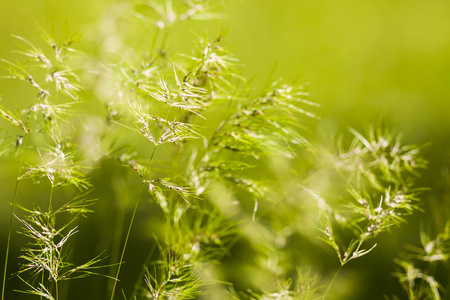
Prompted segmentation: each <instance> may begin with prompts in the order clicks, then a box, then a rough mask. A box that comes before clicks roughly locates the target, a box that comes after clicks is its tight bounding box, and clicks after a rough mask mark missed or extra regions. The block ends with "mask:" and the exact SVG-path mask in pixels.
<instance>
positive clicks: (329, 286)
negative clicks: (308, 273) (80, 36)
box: [322, 265, 344, 300]
mask: <svg viewBox="0 0 450 300" xmlns="http://www.w3.org/2000/svg"><path fill="white" fill-rule="evenodd" d="M343 266H344V265H341V266H340V267H339V269H338V270H337V271H336V274H334V277H333V279H332V280H331V282H330V284H329V285H328V288H327V290H326V291H325V294H324V295H323V297H322V300H325V299H326V297H327V294H328V292H329V291H330V288H331V286H332V285H333V283H334V281H335V280H336V278H337V276H338V274H339V271H341V269H342V267H343Z"/></svg>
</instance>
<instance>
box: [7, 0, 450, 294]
mask: <svg viewBox="0 0 450 300" xmlns="http://www.w3.org/2000/svg"><path fill="white" fill-rule="evenodd" d="M212 4H213V3H212V2H211V3H210V1H201V0H198V1H183V2H182V3H181V2H180V3H179V2H175V1H174V2H172V1H164V2H162V1H136V2H135V1H132V2H123V3H122V2H119V3H116V4H115V5H116V7H113V8H112V9H111V12H110V13H108V15H107V16H105V19H106V21H108V22H110V23H112V24H118V23H121V24H126V25H124V28H125V29H123V32H121V31H120V30H116V31H114V30H113V29H111V28H108V30H109V31H108V32H106V33H105V31H104V28H101V30H98V32H96V33H95V34H94V35H95V39H96V40H97V41H99V44H100V46H99V48H98V49H96V51H97V52H96V53H81V52H79V51H77V50H75V45H76V42H77V41H78V40H79V38H80V36H79V35H64V36H63V38H62V39H60V40H58V39H56V38H54V37H52V36H51V35H49V34H47V33H46V32H45V31H44V30H40V31H39V32H40V35H41V37H42V39H43V44H42V46H36V45H34V44H32V43H30V42H29V41H27V39H25V38H23V37H15V38H16V40H17V41H18V42H19V45H20V46H19V48H20V49H21V50H19V51H17V57H18V58H17V60H15V61H10V60H8V61H6V60H4V61H3V63H4V66H5V69H6V75H5V76H4V79H3V80H18V81H20V82H21V83H22V86H23V88H24V89H29V90H30V91H31V92H30V95H33V96H32V97H31V98H30V99H29V100H28V99H27V100H26V101H23V102H18V103H17V105H16V108H15V109H14V108H13V106H14V105H11V103H14V102H11V101H14V100H10V101H8V102H6V103H7V104H5V105H2V106H1V107H0V113H1V116H2V118H3V119H4V121H3V123H2V127H3V128H4V130H5V131H6V135H5V136H6V138H5V142H4V143H3V145H4V146H2V148H0V150H1V152H0V153H1V154H2V156H4V157H11V158H12V159H13V160H14V161H17V162H18V165H17V174H18V175H17V178H16V180H15V185H14V186H15V187H14V192H13V198H12V199H11V200H5V201H9V202H11V215H10V220H9V229H8V236H7V242H6V243H5V244H6V255H5V264H4V272H3V284H2V300H4V299H8V297H16V296H17V297H19V295H21V294H20V293H24V294H26V295H27V296H28V297H29V298H36V297H39V298H40V299H79V297H88V296H87V295H88V293H85V294H82V295H84V296H79V295H78V294H76V293H74V294H73V295H72V294H71V293H69V292H67V291H68V290H69V291H70V286H71V284H75V281H69V280H71V279H79V280H87V279H88V278H86V277H90V276H91V275H96V276H100V278H102V280H103V279H104V281H103V282H102V283H101V285H102V287H101V290H102V291H103V292H104V294H102V295H101V296H100V297H101V299H111V300H112V299H133V300H134V299H197V298H198V299H333V298H334V299H336V298H337V297H339V295H340V294H339V293H342V291H339V290H336V284H335V281H336V280H341V282H342V281H343V280H346V278H344V279H339V277H340V276H341V274H342V272H344V271H345V269H346V268H347V264H349V263H350V262H351V261H356V260H359V259H360V258H361V257H363V256H369V255H371V254H372V253H371V252H372V251H375V249H376V247H382V245H381V242H379V241H378V240H379V235H383V234H389V233H390V232H392V231H395V230H396V227H398V226H402V225H403V224H404V223H406V221H407V220H408V218H409V215H412V214H414V213H415V212H417V211H420V210H422V205H421V200H420V197H421V193H422V192H423V191H424V188H421V187H418V186H417V184H416V179H417V178H418V177H419V176H420V172H421V170H422V169H424V168H425V167H426V165H427V162H426V160H424V159H423V158H422V156H421V148H422V147H421V146H417V145H405V144H403V143H402V141H401V137H400V136H399V135H393V134H391V133H390V132H389V131H388V130H387V129H384V128H381V126H380V127H379V128H374V129H372V130H369V131H368V132H367V134H362V133H360V132H359V131H357V130H354V129H350V130H349V131H350V132H349V133H348V135H352V136H353V137H354V139H353V141H352V142H351V143H345V142H340V141H336V146H334V147H327V148H326V149H324V147H323V146H322V145H321V144H320V143H317V142H315V141H314V138H313V137H312V134H311V133H310V128H308V127H307V126H306V125H307V124H311V123H312V122H311V120H318V119H320V106H319V104H317V103H316V102H314V101H312V100H311V99H310V96H309V93H308V91H307V89H306V87H305V86H302V85H299V84H289V83H286V82H283V80H281V79H276V80H272V82H270V83H268V84H267V86H266V87H265V89H264V90H262V91H258V90H255V89H253V88H252V87H251V84H250V83H249V82H248V81H247V80H246V79H244V78H243V76H242V75H241V73H240V71H239V70H240V69H241V68H242V66H241V65H240V64H239V61H238V60H237V58H235V57H234V56H233V54H232V53H231V52H230V51H229V50H227V48H226V31H224V30H222V31H220V32H219V33H218V34H216V35H215V36H214V37H212V38H211V37H210V36H204V37H203V36H202V37H198V42H197V45H196V46H195V47H194V49H192V51H191V52H190V53H185V54H179V53H177V52H175V51H174V50H173V49H171V48H170V46H168V45H169V41H170V39H171V38H172V36H171V34H170V33H171V29H172V28H174V27H176V26H179V24H183V23H184V22H189V21H190V20H194V19H195V20H201V19H210V18H214V17H216V16H217V14H216V13H212V10H211V7H210V6H211V5H212ZM124 11H125V12H126V13H125V14H124V13H123V12H124ZM130 31H133V32H134V34H135V35H134V36H141V37H145V39H144V41H141V42H137V41H131V40H129V39H128V38H127V35H126V32H130ZM124 32H125V33H124ZM111 45H114V47H113V48H114V51H111V49H110V48H109V47H111ZM41 47H42V49H44V50H41ZM44 47H45V48H44ZM19 57H20V58H19ZM313 122H314V121H313ZM25 179H31V180H32V182H33V184H34V185H36V186H39V187H41V188H42V189H43V190H44V191H45V192H44V193H45V194H46V196H47V201H46V202H45V203H43V202H42V201H41V200H40V199H36V201H35V200H34V199H33V198H31V199H29V198H26V199H25V197H23V196H22V194H23V193H24V192H23V191H22V190H21V186H22V182H23V181H25ZM91 195H95V196H91ZM42 207H45V209H42ZM102 210H103V212H102ZM80 217H86V218H80ZM88 219H94V220H96V219H97V220H98V222H99V223H100V224H102V225H101V229H100V231H102V232H103V233H104V234H103V235H102V236H99V237H98V238H97V239H98V244H99V245H96V246H95V248H96V249H99V248H101V247H103V249H100V251H99V252H98V253H97V254H96V255H95V256H94V257H93V258H91V259H87V260H80V262H78V258H77V257H76V254H77V251H82V248H81V247H77V241H76V239H75V238H76V236H79V235H89V234H95V230H94V232H92V233H89V232H86V231H84V232H83V231H81V230H80V231H81V232H78V231H79V228H81V227H83V226H82V223H83V222H87V221H86V220H88ZM15 223H16V224H18V225H19V226H20V227H21V229H20V230H19V234H21V235H23V236H25V237H26V238H27V242H26V243H25V244H23V245H21V248H22V251H21V254H18V257H19V259H20V265H18V266H17V265H11V264H9V263H8V262H9V261H10V260H11V257H10V255H11V253H10V249H11V244H12V243H15V241H14V240H15V239H14V237H15V234H16V233H15V232H14V231H13V228H14V224H15ZM90 224H92V223H90ZM448 240H449V237H448V223H446V225H445V228H444V229H443V231H442V232H441V233H439V234H438V235H437V237H436V238H431V237H430V236H429V235H427V234H425V231H423V233H422V234H421V241H422V246H423V247H422V248H418V247H410V249H409V250H411V253H412V254H410V255H405V256H402V257H401V258H398V259H397V260H395V262H394V261H393V262H392V265H393V266H394V264H395V265H396V269H397V271H396V272H395V277H397V279H398V281H399V286H401V287H402V288H403V289H404V290H405V294H403V295H401V297H408V299H441V297H442V295H443V294H444V292H445V291H444V289H443V288H442V284H440V283H439V280H438V279H437V276H436V277H435V275H434V274H433V272H434V270H435V268H433V267H432V266H431V267H430V266H428V267H427V266H425V265H426V264H429V265H433V264H434V263H435V262H444V263H445V262H446V261H447V259H448V253H449V249H448ZM305 245H307V246H305ZM377 245H378V246H377ZM326 246H330V248H331V251H332V252H327V249H328V248H326ZM307 248H314V249H317V251H318V252H321V253H325V254H327V255H328V254H330V255H332V256H335V257H336V260H337V262H338V265H336V268H335V269H334V270H333V271H332V272H331V273H332V275H331V276H330V273H329V272H327V271H324V270H323V269H322V270H321V268H320V267H319V266H320V264H318V265H314V263H311V262H313V261H314V259H311V260H310V261H308V260H304V259H303V257H302V256H303V255H305V256H308V255H311V252H310V251H308V249H307ZM71 249H73V250H71ZM80 249H81V250H80ZM14 254H15V253H14ZM134 260H136V261H138V263H135V264H133V261H134ZM416 261H420V266H419V264H417V263H416ZM422 264H424V266H422ZM386 276H392V274H387V275H386ZM395 277H394V276H392V279H393V280H394V279H395ZM9 278H19V279H20V284H21V285H20V286H11V285H10V284H9ZM129 278H131V279H132V280H133V281H132V283H129V282H130V281H129ZM15 282H17V281H15ZM72 282H74V283H72ZM96 282H98V281H96ZM90 288H92V289H96V288H98V289H100V288H99V287H95V286H92V285H91V286H90ZM11 291H14V293H13V292H11ZM62 291H63V292H62ZM64 291H65V292H64ZM387 293H388V292H387ZM387 293H386V298H388V297H390V296H391V295H390V294H387ZM349 294H350V293H348V292H347V295H349ZM10 295H13V296H10ZM77 297H78V298H77ZM20 299H22V298H20ZM23 299H28V298H23Z"/></svg>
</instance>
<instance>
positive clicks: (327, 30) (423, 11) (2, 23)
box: [0, 0, 450, 295]
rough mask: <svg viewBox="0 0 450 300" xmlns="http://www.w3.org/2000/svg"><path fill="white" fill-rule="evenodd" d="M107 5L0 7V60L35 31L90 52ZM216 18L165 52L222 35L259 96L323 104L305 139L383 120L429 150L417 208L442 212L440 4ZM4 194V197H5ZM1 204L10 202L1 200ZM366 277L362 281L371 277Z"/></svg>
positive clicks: (49, 2)
mask: <svg viewBox="0 0 450 300" xmlns="http://www.w3.org/2000/svg"><path fill="white" fill-rule="evenodd" d="M111 3H113V1H106V0H96V1H87V0H78V1H75V0H65V1H57V0H46V1H37V0H20V1H17V0H0V57H4V58H10V57H12V56H11V54H10V51H11V50H12V49H15V48H16V47H15V45H14V44H13V43H14V39H13V38H11V37H10V34H15V35H21V36H23V37H25V38H27V39H28V40H30V41H31V42H35V41H37V40H38V39H39V38H38V37H37V34H36V32H37V25H38V24H39V26H41V27H43V28H44V29H45V30H47V31H49V32H52V31H54V32H56V33H57V35H58V34H60V33H62V32H64V31H70V32H81V33H83V34H84V35H85V36H86V37H87V39H85V40H82V41H81V42H80V45H81V46H80V47H78V48H81V50H83V49H84V50H86V51H87V50H89V49H94V48H95V47H96V45H95V40H92V39H89V35H90V31H91V30H92V28H93V27H94V26H96V24H97V22H98V21H99V20H100V19H101V18H102V17H103V16H104V15H105V14H106V13H107V12H106V10H105V9H106V8H107V7H108V5H109V4H111ZM222 14H223V19H221V20H218V21H215V22H214V21H212V22H211V21H208V22H207V23H202V25H198V24H197V23H195V22H194V25H193V26H192V27H181V28H174V29H173V30H172V32H171V38H170V43H171V44H169V45H168V49H169V50H170V49H177V51H178V52H186V51H189V49H191V46H192V44H193V40H194V37H195V34H197V35H201V34H202V33H203V30H204V27H205V26H204V25H205V24H206V27H207V28H208V31H209V32H210V33H211V36H213V35H214V34H215V33H217V32H218V30H217V29H218V28H220V27H229V28H230V29H229V32H228V36H227V41H228V44H232V45H234V47H232V48H233V50H234V52H235V56H236V57H237V58H239V59H240V61H241V63H242V64H243V65H244V68H243V72H244V75H245V77H247V78H252V77H253V78H254V79H253V83H254V86H256V87H260V88H261V87H263V86H264V85H265V84H266V82H267V81H268V77H269V76H271V74H273V75H274V77H283V78H285V79H286V80H287V81H291V80H299V81H300V82H304V81H307V82H310V87H309V88H308V89H309V91H311V92H312V98H311V99H312V100H314V101H316V102H318V103H320V104H321V105H322V109H321V112H320V113H319V114H320V115H321V116H322V120H321V121H320V122H319V123H318V126H317V130H316V131H315V132H314V130H313V132H312V136H313V138H314V135H315V137H316V138H317V139H320V138H321V137H323V136H326V137H334V136H335V135H336V134H337V133H338V132H342V131H345V130H346V127H347V126H352V127H355V128H357V129H361V128H362V127H364V125H365V124H367V123H373V122H377V121H379V120H380V119H383V120H385V121H386V122H387V123H388V124H389V125H391V126H392V127H394V128H395V129H396V130H398V131H402V132H405V133H406V140H408V141H413V142H414V143H422V142H428V141H431V142H432V146H430V147H428V149H427V150H426V151H427V152H428V153H427V157H426V158H427V159H428V160H430V162H431V164H430V167H429V169H428V170H427V171H426V173H425V175H424V176H423V179H422V181H423V184H421V185H425V186H429V187H430V188H431V189H432V192H431V193H428V194H426V195H424V200H425V201H428V202H430V201H429V200H430V199H431V200H432V201H434V203H436V204H435V205H436V206H445V203H448V202H446V201H448V199H447V200H446V199H445V196H442V195H445V191H446V189H447V188H448V185H450V183H448V182H450V181H449V180H448V166H449V165H450V164H449V152H448V150H447V149H448V148H449V146H450V140H449V139H448V133H449V132H450V118H449V117H448V116H449V115H450V84H449V80H450V55H449V53H450V2H449V1H446V0H431V1H420V0H402V1H387V0H384V1H358V0H348V1H325V0H283V1H275V0H245V1H244V0H227V1H224V10H223V11H222ZM197 25H198V26H197ZM105 26H108V25H105ZM194 32H195V34H194ZM141 38H142V37H136V39H137V40H139V39H141ZM129 39H133V36H130V37H129ZM272 70H274V71H273V73H272ZM1 73H3V72H1ZM15 84H16V83H13V82H11V81H8V80H1V81H0V95H1V94H6V95H8V96H9V97H8V98H7V99H5V101H9V102H10V103H14V102H15V101H17V102H18V101H22V99H23V98H24V97H25V95H24V94H22V91H21V90H20V89H17V86H16V85H15ZM5 98H6V97H5ZM10 107H14V104H12V105H11V106H10ZM302 122H303V121H302ZM310 128H314V127H310ZM13 167H14V166H13ZM13 167H12V168H11V169H14V168H13ZM4 172H5V173H4ZM11 172H12V171H11ZM15 172H16V170H15V169H14V173H15ZM4 175H5V176H4ZM0 176H1V177H0V178H1V181H2V182H1V183H0V190H3V188H2V186H3V187H4V186H5V185H7V184H9V183H10V182H9V181H8V178H10V177H11V176H6V171H4V170H2V174H1V175H0ZM446 176H447V177H446ZM11 178H12V177H11ZM3 179H5V180H3ZM446 180H447V182H446ZM5 190H7V191H8V193H9V191H10V190H11V189H5ZM2 198H3V199H11V196H10V195H9V194H3V195H2ZM6 201H9V200H4V201H3V200H2V203H1V208H2V213H1V215H0V218H1V224H2V225H4V224H6V222H7V213H8V211H9V207H7V205H6V204H5V203H4V202H6ZM427 206H429V207H432V206H433V205H430V204H427ZM5 208H8V209H5ZM421 218H423V219H424V220H426V219H425V218H424V216H421ZM428 221H430V220H428ZM92 222H93V221H92ZM96 225H98V224H96ZM4 234H5V233H3V232H2V235H4ZM399 236H400V233H394V234H393V235H392V237H393V238H392V237H383V239H386V240H388V241H387V243H386V244H389V242H391V243H392V244H394V243H393V241H394V239H395V238H396V237H399ZM413 237H417V234H415V233H412V234H410V235H408V234H406V235H404V236H401V238H402V239H403V240H408V239H410V238H413ZM399 247H400V248H401V245H400V246H398V245H392V249H390V248H389V247H385V248H383V249H384V250H380V251H381V252H382V253H380V252H375V253H374V256H372V257H365V258H363V259H362V260H361V264H359V265H358V266H357V267H356V269H358V268H363V267H364V266H365V264H368V265H371V266H375V267H378V269H376V268H374V269H372V270H373V271H374V273H377V272H379V274H382V273H383V272H384V273H385V271H386V270H387V269H389V268H390V267H389V266H390V265H392V262H391V260H390V258H389V261H384V262H382V263H380V262H377V259H382V258H383V255H384V254H386V256H387V257H389V255H391V254H392V253H391V252H390V250H392V252H395V251H397V250H398V248H399ZM2 251H4V249H1V251H0V252H2ZM2 257H3V256H2ZM383 267H384V268H383ZM354 274H356V272H355V271H354V270H352V269H351V270H349V271H348V273H347V275H348V277H349V278H350V277H357V275H354ZM358 274H359V273H358ZM377 274H378V273H377ZM365 276H366V277H367V278H365V279H364V280H366V281H370V280H372V279H373V278H377V276H375V275H373V277H371V275H370V274H366V275H365ZM355 280H356V279H355ZM377 280H380V279H379V278H378V279H377ZM394 280H395V279H394V278H391V277H389V278H383V279H382V282H383V283H381V284H382V285H383V284H384V285H391V284H390V283H389V282H391V281H394ZM355 282H356V281H355ZM338 286H339V285H338ZM349 288H355V287H349ZM368 290H370V289H369V288H368ZM357 293H358V291H357V290H355V294H357ZM363 293H364V291H361V294H363ZM99 295H100V294H99Z"/></svg>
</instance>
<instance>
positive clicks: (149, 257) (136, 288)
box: [130, 246, 155, 299]
mask: <svg viewBox="0 0 450 300" xmlns="http://www.w3.org/2000/svg"><path fill="white" fill-rule="evenodd" d="M154 251H155V246H153V247H152V249H151V250H150V251H149V252H148V254H147V258H146V259H145V262H144V264H143V265H142V268H141V272H140V273H139V276H138V279H137V281H136V284H135V285H134V289H133V292H132V293H131V296H130V299H134V297H135V295H136V293H137V290H138V288H139V286H140V284H139V283H140V282H141V280H142V278H144V273H145V270H146V268H147V265H148V264H149V262H150V259H151V257H152V255H153V252H154Z"/></svg>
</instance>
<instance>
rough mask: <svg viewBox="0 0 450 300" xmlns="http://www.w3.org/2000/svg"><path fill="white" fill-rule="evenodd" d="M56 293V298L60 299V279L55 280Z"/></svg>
mask: <svg viewBox="0 0 450 300" xmlns="http://www.w3.org/2000/svg"><path fill="white" fill-rule="evenodd" d="M55 293H56V295H55V296H56V300H59V289H58V280H55Z"/></svg>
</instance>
